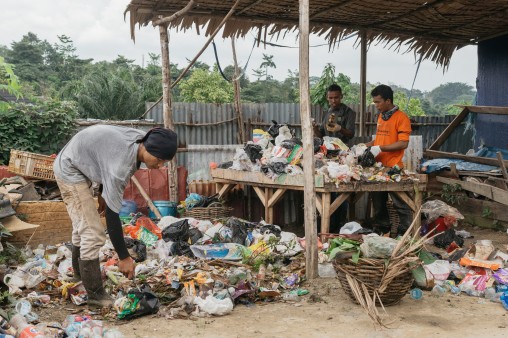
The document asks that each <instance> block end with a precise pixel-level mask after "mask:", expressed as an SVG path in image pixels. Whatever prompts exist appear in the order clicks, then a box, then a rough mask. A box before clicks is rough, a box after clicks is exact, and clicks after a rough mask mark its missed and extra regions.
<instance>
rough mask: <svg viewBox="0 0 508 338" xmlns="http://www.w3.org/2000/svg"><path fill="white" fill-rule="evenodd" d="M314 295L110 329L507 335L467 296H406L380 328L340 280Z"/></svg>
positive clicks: (132, 332)
mask: <svg viewBox="0 0 508 338" xmlns="http://www.w3.org/2000/svg"><path fill="white" fill-rule="evenodd" d="M458 229H465V230H467V231H470V232H471V233H472V234H473V235H474V238H472V239H468V240H467V241H466V244H467V243H471V242H474V241H476V240H478V239H491V240H492V241H493V244H494V245H495V246H497V247H498V248H500V249H503V251H505V250H507V249H508V248H507V245H508V234H506V232H504V233H503V232H495V231H492V230H484V229H473V228H471V227H467V226H466V227H459V228H458ZM303 288H306V289H308V290H309V291H310V293H309V294H308V295H306V296H303V297H300V298H301V301H300V302H296V303H290V302H287V303H285V302H274V303H257V304H255V305H252V306H245V305H236V306H235V308H234V310H233V312H232V313H231V314H229V315H226V316H223V317H208V318H194V319H187V320H183V319H174V320H169V319H165V318H157V317H153V316H146V317H142V318H138V319H135V320H132V321H129V322H121V321H108V322H105V326H106V327H116V328H118V329H119V330H120V331H121V332H122V333H123V334H124V335H125V337H195V336H200V337H343V336H354V337H360V336H361V337H428V336H433V335H439V336H442V337H479V336H480V337H481V336H489V337H506V336H507V335H508V333H507V332H508V331H507V327H508V316H507V311H506V310H505V309H504V308H503V306H502V305H501V304H500V303H493V302H490V301H487V300H485V299H484V298H478V297H469V296H467V295H466V294H461V295H458V296H456V295H452V294H451V293H447V294H445V295H444V296H443V297H440V298H435V297H433V296H432V294H431V293H430V291H424V296H423V298H422V299H420V300H413V299H411V298H410V297H409V295H407V296H406V297H404V298H403V299H402V301H401V302H400V303H399V304H398V305H395V306H391V307H387V308H386V311H387V314H388V315H387V317H386V318H387V320H392V321H393V323H392V324H391V325H389V326H390V328H383V329H377V328H376V327H375V326H374V325H373V324H372V322H371V320H370V319H369V317H368V316H367V315H366V314H365V313H364V312H363V309H362V308H361V307H360V306H358V305H355V304H354V303H352V302H351V301H350V300H349V298H348V297H347V296H346V294H345V293H344V292H343V290H342V288H341V286H340V283H339V281H338V280H337V279H330V278H328V279H323V278H322V279H317V280H314V281H312V282H308V283H307V284H305V285H303ZM69 313H70V312H69V311H68V310H66V309H65V308H63V309H62V308H60V309H46V310H44V311H43V312H42V313H40V315H41V319H42V320H48V321H55V320H63V319H64V318H65V316H66V315H68V314H69Z"/></svg>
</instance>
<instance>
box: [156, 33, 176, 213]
mask: <svg viewBox="0 0 508 338" xmlns="http://www.w3.org/2000/svg"><path fill="white" fill-rule="evenodd" d="M159 32H160V40H161V58H162V107H163V115H164V128H169V129H171V130H175V125H174V124H173V111H172V110H171V68H170V63H169V34H168V26H167V24H162V25H159ZM168 164H169V165H168V166H169V170H168V183H169V198H170V200H171V201H172V202H176V203H178V177H177V170H176V156H175V157H173V159H172V160H171V161H170V162H169V163H168Z"/></svg>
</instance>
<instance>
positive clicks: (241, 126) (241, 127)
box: [231, 36, 247, 144]
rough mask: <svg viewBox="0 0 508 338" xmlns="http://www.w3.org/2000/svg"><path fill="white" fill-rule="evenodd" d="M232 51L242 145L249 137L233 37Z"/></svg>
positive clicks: (235, 103) (234, 86)
mask: <svg viewBox="0 0 508 338" xmlns="http://www.w3.org/2000/svg"><path fill="white" fill-rule="evenodd" d="M231 49H232V51H233V65H234V67H235V72H234V75H233V79H232V80H233V89H234V93H235V101H234V106H235V114H236V117H237V118H238V136H239V137H238V138H239V142H238V143H240V144H242V143H244V142H247V137H246V135H245V125H244V124H243V112H242V102H241V99H240V91H241V88H240V77H241V75H240V70H239V69H238V61H237V60H236V46H235V37H234V36H232V37H231Z"/></svg>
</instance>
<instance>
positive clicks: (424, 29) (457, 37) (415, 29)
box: [126, 0, 508, 67]
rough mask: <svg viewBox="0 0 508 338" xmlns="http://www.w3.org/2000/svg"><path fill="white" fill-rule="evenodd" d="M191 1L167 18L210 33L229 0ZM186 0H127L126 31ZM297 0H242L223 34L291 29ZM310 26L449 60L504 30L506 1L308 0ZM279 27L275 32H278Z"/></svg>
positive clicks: (333, 39)
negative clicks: (128, 26)
mask: <svg viewBox="0 0 508 338" xmlns="http://www.w3.org/2000/svg"><path fill="white" fill-rule="evenodd" d="M195 2H196V3H195V4H194V6H193V8H192V9H191V10H190V11H188V12H187V13H186V14H185V15H184V16H182V17H180V18H179V19H177V20H175V21H173V22H171V24H170V27H173V28H174V27H176V28H178V29H181V30H187V29H191V28H193V27H194V28H195V29H196V30H197V33H198V34H200V33H201V32H202V31H203V30H204V33H205V34H206V35H209V34H211V32H213V30H214V29H215V28H216V27H217V26H218V25H219V23H220V22H221V20H222V19H223V18H224V16H225V15H226V14H227V13H228V11H229V10H230V9H231V7H232V6H233V4H234V3H235V1H234V0H195ZM187 4H188V0H132V1H131V3H130V4H129V5H128V6H127V9H126V13H129V14H130V24H131V35H132V38H133V39H134V31H135V27H136V25H140V26H144V25H148V24H151V21H152V20H155V19H157V18H159V17H160V16H163V17H167V16H170V15H172V14H174V13H175V12H177V11H179V10H181V9H182V8H184V7H185V6H186V5H187ZM298 19H299V1H298V0H241V2H240V4H239V5H238V7H237V9H236V11H235V13H234V14H233V16H232V17H231V18H230V19H229V20H228V22H227V23H226V25H225V27H224V33H223V37H229V36H237V37H243V36H245V35H246V34H247V32H249V31H250V30H251V29H254V30H256V32H257V34H258V36H259V37H260V38H261V39H264V38H267V36H268V38H269V35H275V37H276V38H280V37H283V33H285V32H288V31H298ZM310 28H311V33H314V34H317V35H319V36H323V37H324V38H326V40H327V41H328V42H329V44H330V47H335V46H336V45H337V43H338V42H339V41H340V39H341V38H342V37H344V36H346V35H349V34H351V33H354V32H358V31H361V30H364V31H365V32H366V34H367V38H368V41H369V43H373V42H374V43H378V42H380V43H383V44H386V46H387V47H390V48H395V49H397V50H398V51H402V52H405V51H413V52H415V53H416V54H423V58H424V59H430V60H432V61H434V62H436V63H438V64H440V65H443V66H445V67H446V66H448V63H449V61H450V58H451V56H452V54H453V52H454V51H455V50H457V49H458V48H461V47H463V46H465V45H469V44H476V43H478V42H479V41H482V40H486V39H490V38H493V37H496V36H500V35H504V34H508V0H483V1H473V0H429V1H424V0H394V1H381V0H312V1H310ZM281 33H282V34H281Z"/></svg>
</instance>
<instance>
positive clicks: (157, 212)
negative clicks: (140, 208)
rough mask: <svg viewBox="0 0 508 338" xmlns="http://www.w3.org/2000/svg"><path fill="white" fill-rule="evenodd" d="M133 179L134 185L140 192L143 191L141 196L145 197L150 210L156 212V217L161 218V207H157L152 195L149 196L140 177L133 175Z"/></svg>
mask: <svg viewBox="0 0 508 338" xmlns="http://www.w3.org/2000/svg"><path fill="white" fill-rule="evenodd" d="M131 180H132V182H133V183H134V185H135V186H136V187H137V188H138V190H139V192H140V193H141V196H143V198H144V199H145V201H146V203H147V204H148V207H149V208H150V210H152V212H153V213H154V214H155V217H157V218H158V219H161V218H162V215H161V213H160V212H159V209H157V207H156V206H155V205H154V204H153V202H152V199H151V198H150V196H148V194H147V193H146V191H145V189H143V187H142V186H141V184H140V183H139V181H138V179H137V178H136V177H135V176H132V177H131Z"/></svg>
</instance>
